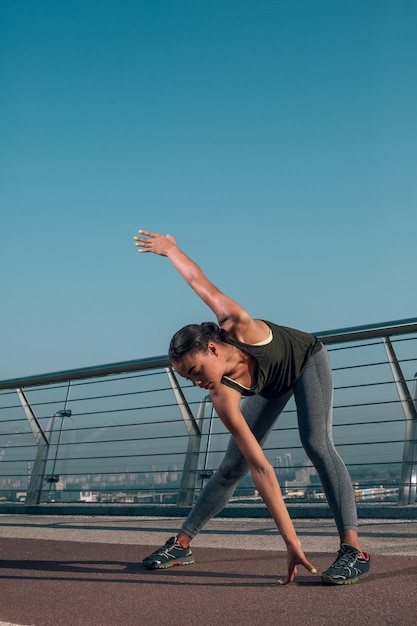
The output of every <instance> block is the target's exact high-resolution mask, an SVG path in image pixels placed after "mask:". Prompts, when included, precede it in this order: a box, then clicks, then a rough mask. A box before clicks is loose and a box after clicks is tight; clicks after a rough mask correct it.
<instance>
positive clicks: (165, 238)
mask: <svg viewBox="0 0 417 626" xmlns="http://www.w3.org/2000/svg"><path fill="white" fill-rule="evenodd" d="M138 233H139V235H141V236H140V237H133V239H134V240H135V246H136V247H137V248H138V252H153V253H154V254H159V255H160V256H167V254H168V251H169V250H170V249H171V248H175V246H176V245H177V244H176V241H175V237H173V236H172V235H159V234H158V233H151V232H150V231H148V230H139V231H138Z"/></svg>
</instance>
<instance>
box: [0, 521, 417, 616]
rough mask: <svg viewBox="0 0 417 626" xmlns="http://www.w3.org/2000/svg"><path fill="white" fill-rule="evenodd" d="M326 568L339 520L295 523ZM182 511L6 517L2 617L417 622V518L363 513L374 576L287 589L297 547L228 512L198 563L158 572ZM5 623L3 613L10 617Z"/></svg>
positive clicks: (309, 580) (204, 543)
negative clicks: (157, 553) (160, 551)
mask: <svg viewBox="0 0 417 626" xmlns="http://www.w3.org/2000/svg"><path fill="white" fill-rule="evenodd" d="M294 523H295V525H296V528H297V531H298V533H299V536H300V537H301V539H302V542H303V547H304V550H305V551H306V553H307V554H308V556H309V558H310V560H311V561H312V562H313V563H314V564H315V566H316V567H317V569H318V570H319V571H320V570H322V569H325V568H326V567H327V566H328V565H329V564H330V563H331V561H332V560H333V558H334V555H335V552H336V551H337V547H338V546H337V543H338V542H337V537H336V535H335V530H334V526H333V522H332V521H331V520H329V519H324V520H320V519H315V520H295V522H294ZM176 530H177V528H176V520H175V519H173V518H169V519H163V518H158V519H157V518H132V517H126V518H120V517H119V518H109V517H86V516H56V517H53V516H28V515H0V623H3V624H5V623H12V624H21V625H26V626H57V625H63V626H73V625H81V626H84V625H85V626H119V625H120V626H121V625H123V626H130V625H136V624H138V625H142V624H150V625H151V626H162V625H163V626H177V625H178V626H179V625H180V624H181V625H183V624H184V623H185V624H188V625H189V626H220V625H222V626H223V625H224V624H227V625H231V626H233V625H235V624H236V625H237V624H239V625H240V626H242V625H243V626H244V625H248V626H255V625H256V626H257V625H258V624H259V625H262V626H269V625H272V624H274V625H281V624H283V625H284V624H287V625H289V626H295V624H297V625H298V624H302V625H303V626H345V625H346V626H347V625H348V624H349V626H351V625H352V624H363V623H366V624H367V626H377V625H378V626H379V625H381V624H384V625H393V626H414V625H415V624H416V623H417V521H416V520H406V519H401V520H375V519H373V520H366V519H362V520H361V536H362V540H363V547H364V549H366V550H368V551H369V552H370V553H371V562H372V573H371V575H370V576H369V577H368V578H367V579H366V580H364V581H362V582H361V583H359V584H357V585H351V586H347V587H328V586H323V585H322V584H321V582H320V577H319V576H312V575H310V574H308V573H307V572H304V571H301V570H300V573H299V575H298V576H297V579H296V582H295V583H293V584H292V585H289V586H286V587H282V586H280V585H278V583H277V581H278V578H279V577H281V576H283V575H284V574H285V569H286V568H285V551H284V550H283V544H282V540H281V539H280V538H279V537H278V536H277V533H276V531H275V530H274V528H273V524H272V523H271V522H270V521H269V520H267V519H261V520H260V519H255V520H248V519H242V520H241V519H227V520H226V519H216V520H213V521H212V522H211V523H210V524H209V525H208V526H207V528H206V530H205V531H203V532H202V533H201V534H200V535H199V536H198V537H197V538H196V540H195V541H194V543H193V546H194V548H193V549H194V556H195V559H196V563H195V564H194V565H192V566H186V567H176V568H172V569H170V570H167V571H146V570H144V569H143V568H142V566H141V565H140V562H141V560H142V558H143V557H144V556H146V555H147V554H148V553H149V552H151V551H152V550H153V549H154V548H155V547H157V546H159V545H160V544H161V543H163V542H164V541H165V540H166V539H167V538H168V537H169V536H171V535H172V534H173V533H174V532H175V531H176ZM1 620H3V621H2V622H1Z"/></svg>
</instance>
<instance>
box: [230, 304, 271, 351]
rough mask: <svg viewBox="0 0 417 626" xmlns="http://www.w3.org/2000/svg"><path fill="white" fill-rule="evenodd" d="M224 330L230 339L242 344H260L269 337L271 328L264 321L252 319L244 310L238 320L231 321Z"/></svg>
mask: <svg viewBox="0 0 417 626" xmlns="http://www.w3.org/2000/svg"><path fill="white" fill-rule="evenodd" d="M222 329H223V330H224V331H225V332H226V334H227V335H228V336H229V337H230V338H232V339H236V340H237V341H241V342H242V343H251V344H254V343H259V342H260V341H265V339H268V337H269V326H268V325H267V324H266V323H265V322H263V321H262V320H259V319H254V318H253V317H251V316H250V315H249V313H247V311H245V310H244V309H242V311H241V314H240V316H239V317H238V318H235V319H234V320H230V321H229V323H228V324H225V325H224V326H222Z"/></svg>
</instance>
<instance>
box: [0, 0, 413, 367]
mask: <svg viewBox="0 0 417 626" xmlns="http://www.w3.org/2000/svg"><path fill="white" fill-rule="evenodd" d="M416 31H417V3H416V2H415V0H349V1H347V0H346V1H342V0H341V1H339V2H335V1H334V0H275V1H272V0H170V1H169V0H37V1H36V2H33V0H2V1H1V3H0V64H1V65H0V79H1V99H0V113H1V114H0V126H1V128H0V132H1V141H0V177H1V181H0V183H1V184H0V203H1V216H2V219H1V234H0V237H1V247H0V261H1V269H2V272H1V276H2V280H1V285H2V288H1V293H2V305H1V309H0V321H1V326H0V328H1V361H0V379H7V378H11V377H14V376H25V375H29V374H40V373H44V372H51V371H57V370H63V369H69V368H77V367H83V366H89V365H98V364H104V363H112V362H117V361H124V360H130V359H135V358H146V357H151V356H157V355H164V354H166V353H167V348H168V342H169V339H170V337H171V335H172V334H173V332H175V331H176V330H177V329H178V328H179V327H181V326H183V325H184V324H187V323H190V322H199V321H203V320H206V319H212V315H211V313H210V312H209V311H207V310H206V309H205V308H204V306H203V305H202V304H201V303H200V302H199V301H198V299H197V298H196V296H195V295H194V294H193V292H192V291H191V290H190V289H189V288H188V287H187V286H186V285H185V283H183V281H182V279H181V278H180V277H179V276H177V275H176V274H175V271H174V270H173V269H172V267H170V265H169V262H168V261H167V260H166V259H163V258H159V257H154V256H153V255H145V254H138V253H137V251H136V249H135V248H134V246H133V236H134V235H135V234H136V231H137V229H139V228H144V229H147V230H154V231H158V232H163V233H170V234H173V235H175V236H176V237H177V241H178V243H179V245H180V246H181V247H182V248H183V249H184V250H185V251H186V252H187V253H188V254H189V255H191V256H192V257H193V258H194V259H195V260H196V261H197V262H198V263H199V264H200V265H201V266H202V267H203V269H204V270H205V272H206V274H207V275H208V276H209V277H210V278H211V279H212V280H213V282H215V283H216V284H217V285H218V286H219V287H220V288H221V289H222V290H223V291H224V292H225V293H227V294H228V295H230V296H231V297H233V298H234V299H235V300H237V301H239V302H240V303H241V304H243V305H244V306H246V307H247V308H248V310H249V311H250V312H251V313H252V314H253V315H254V316H256V317H263V318H265V319H270V320H272V321H275V322H277V323H282V324H285V325H290V326H295V327H298V328H301V329H303V330H309V331H322V330H331V329H335V328H341V327H345V326H356V325H362V324H371V323H377V322H386V321H389V320H398V319H403V318H408V317H414V316H416V289H415V269H416V232H417V230H416V216H417V211H416V205H417V203H416V199H417V182H416V181H417V176H416V173H417V170H416V167H417V37H416Z"/></svg>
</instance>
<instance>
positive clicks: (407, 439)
mask: <svg viewBox="0 0 417 626" xmlns="http://www.w3.org/2000/svg"><path fill="white" fill-rule="evenodd" d="M383 342H384V345H385V350H386V353H387V357H388V362H389V364H390V366H391V370H392V374H393V377H394V381H395V384H396V387H397V391H398V395H399V396H400V400H401V405H402V408H403V411H404V416H405V435H404V450H403V460H402V467H401V479H400V487H399V492H398V502H397V504H398V505H399V506H403V505H406V504H414V503H415V501H416V468H417V459H416V434H417V408H416V400H415V399H414V401H413V399H412V398H411V395H410V392H409V390H408V387H407V383H406V381H405V378H404V376H403V373H402V371H401V367H400V364H399V362H398V359H397V356H396V354H395V351H394V348H393V345H392V343H391V340H390V338H389V337H383ZM415 395H416V390H415V389H414V396H415Z"/></svg>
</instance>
